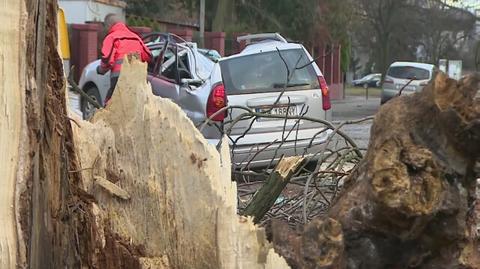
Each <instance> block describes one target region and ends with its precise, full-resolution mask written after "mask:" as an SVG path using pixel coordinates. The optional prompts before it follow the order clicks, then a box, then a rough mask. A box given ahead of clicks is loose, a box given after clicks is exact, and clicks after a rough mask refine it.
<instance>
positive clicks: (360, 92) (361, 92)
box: [345, 86, 382, 97]
mask: <svg viewBox="0 0 480 269" xmlns="http://www.w3.org/2000/svg"><path fill="white" fill-rule="evenodd" d="M381 93H382V89H381V88H368V97H380V95H381ZM345 96H366V91H365V89H364V88H362V87H353V86H347V87H346V88H345Z"/></svg>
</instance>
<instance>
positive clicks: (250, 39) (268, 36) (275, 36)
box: [237, 33, 288, 45]
mask: <svg viewBox="0 0 480 269" xmlns="http://www.w3.org/2000/svg"><path fill="white" fill-rule="evenodd" d="M255 40H257V41H256V42H259V41H263V40H276V41H280V42H283V43H288V41H287V40H286V39H285V38H284V37H283V36H281V35H280V34H279V33H261V34H251V35H244V36H239V37H237V41H238V42H240V41H245V42H246V44H247V45H249V44H252V43H255Z"/></svg>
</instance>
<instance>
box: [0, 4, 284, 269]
mask: <svg viewBox="0 0 480 269" xmlns="http://www.w3.org/2000/svg"><path fill="white" fill-rule="evenodd" d="M1 3H2V5H1V6H2V9H1V11H0V12H1V14H2V16H0V20H1V22H2V24H1V26H0V34H1V35H2V37H3V38H2V40H1V41H0V55H1V57H0V63H1V64H0V71H1V72H0V81H2V82H1V88H0V96H1V97H2V98H0V105H1V107H2V113H0V127H1V128H0V150H1V152H2V154H1V157H0V160H1V161H2V162H1V163H0V172H1V175H2V181H1V182H2V184H1V186H0V225H1V226H2V228H1V229H0V268H1V269H3V268H5V269H12V268H82V269H84V268H102V269H109V268H129V269H135V268H288V266H287V265H286V263H285V261H284V260H283V259H282V258H281V257H280V256H278V255H277V254H275V252H274V251H273V249H272V248H271V245H270V244H269V243H268V242H267V241H266V238H265V235H264V232H263V230H262V229H259V228H257V227H255V226H254V225H253V223H252V220H251V218H244V217H238V216H237V215H236V210H237V209H236V205H237V201H236V185H235V183H232V181H231V180H230V160H229V154H228V144H227V143H226V142H225V143H224V146H223V148H222V150H223V151H222V153H221V154H219V153H218V152H217V151H216V149H215V148H214V147H213V146H211V145H209V144H208V143H207V142H206V141H205V139H204V138H203V137H202V136H201V134H200V133H199V132H198V130H197V129H196V128H195V127H194V126H193V124H192V123H191V121H190V120H189V119H188V118H187V117H186V116H185V114H184V112H182V111H181V110H180V109H179V108H178V106H176V105H174V104H173V103H172V102H170V101H168V100H165V99H161V98H159V97H155V96H153V95H152V93H151V88H150V86H149V85H148V84H147V83H146V80H145V77H146V65H145V64H140V63H138V62H135V63H132V64H130V62H129V61H126V62H125V63H124V65H123V69H122V74H121V76H120V80H119V82H118V84H117V90H116V92H115V94H114V96H113V98H112V105H111V106H110V107H109V108H108V109H105V110H104V111H101V112H99V113H98V115H96V116H95V117H94V122H93V123H90V122H85V121H82V120H81V119H79V118H76V117H75V115H74V114H73V113H72V114H68V112H67V105H66V97H65V94H66V91H67V90H66V88H65V78H64V76H63V72H62V71H63V70H62V68H63V67H62V62H61V59H60V57H59V55H58V53H57V33H56V29H57V27H56V18H57V1H56V0H38V1H34V0H24V1H18V0H3V1H2V2H1ZM72 126H73V127H72ZM221 163H222V166H221Z"/></svg>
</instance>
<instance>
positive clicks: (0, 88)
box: [0, 1, 25, 268]
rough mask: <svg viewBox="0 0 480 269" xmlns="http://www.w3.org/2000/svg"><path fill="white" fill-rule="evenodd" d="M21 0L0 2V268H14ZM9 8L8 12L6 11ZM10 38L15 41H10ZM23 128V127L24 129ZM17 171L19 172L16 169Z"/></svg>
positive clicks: (20, 104)
mask: <svg viewBox="0 0 480 269" xmlns="http://www.w3.org/2000/svg"><path fill="white" fill-rule="evenodd" d="M22 5H23V3H22V2H21V1H15V2H10V6H7V5H6V4H5V5H2V11H0V13H1V14H2V16H1V17H2V23H1V24H0V33H1V35H2V38H1V40H0V107H1V108H2V112H1V113H0V152H1V154H0V175H1V180H0V227H1V228H0V268H15V266H16V260H17V259H16V258H17V231H16V229H17V227H16V225H17V224H16V216H15V207H14V205H15V200H14V199H15V191H16V188H15V186H16V184H17V182H16V181H17V173H18V171H23V170H22V167H19V165H20V158H21V155H20V151H21V147H22V145H21V143H23V142H24V141H20V138H21V137H23V136H22V134H21V132H22V127H23V126H22V120H24V119H23V116H22V115H24V113H25V111H24V107H23V104H24V100H23V98H24V97H23V89H24V86H25V85H24V82H23V81H21V78H22V77H21V75H20V74H21V73H23V72H24V71H23V70H22V71H21V67H22V65H21V64H20V62H21V61H22V59H21V58H19V55H20V51H22V50H21V48H23V45H24V43H23V42H22V39H21V36H22V33H21V31H20V30H19V29H20V28H21V27H20V22H21V20H20V15H21V7H22ZM6 11H9V12H6ZM12 41H14V42H17V43H16V44H13V43H12ZM23 131H24V130H23ZM18 174H19V173H18Z"/></svg>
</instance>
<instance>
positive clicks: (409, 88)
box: [397, 84, 416, 91]
mask: <svg viewBox="0 0 480 269" xmlns="http://www.w3.org/2000/svg"><path fill="white" fill-rule="evenodd" d="M404 86H405V84H404V85H401V84H397V90H401V89H402V88H403V87H404ZM403 90H404V91H415V90H416V88H415V86H413V85H407V86H405V88H404V89H403Z"/></svg>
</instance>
